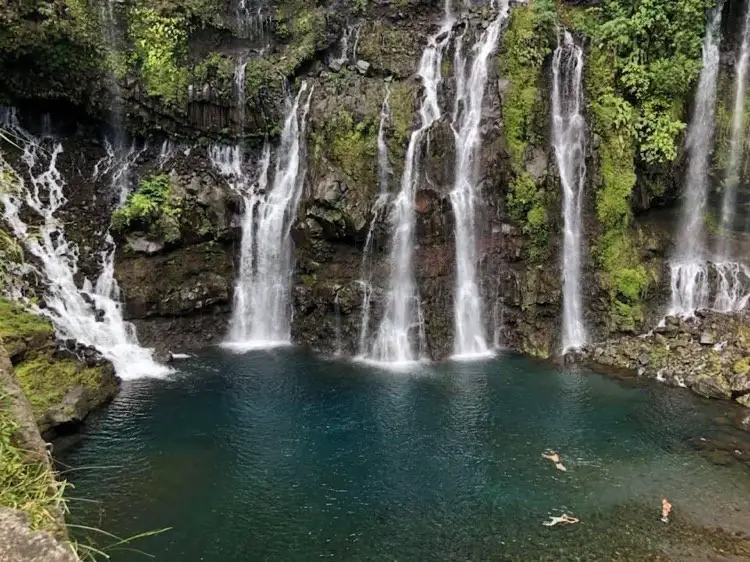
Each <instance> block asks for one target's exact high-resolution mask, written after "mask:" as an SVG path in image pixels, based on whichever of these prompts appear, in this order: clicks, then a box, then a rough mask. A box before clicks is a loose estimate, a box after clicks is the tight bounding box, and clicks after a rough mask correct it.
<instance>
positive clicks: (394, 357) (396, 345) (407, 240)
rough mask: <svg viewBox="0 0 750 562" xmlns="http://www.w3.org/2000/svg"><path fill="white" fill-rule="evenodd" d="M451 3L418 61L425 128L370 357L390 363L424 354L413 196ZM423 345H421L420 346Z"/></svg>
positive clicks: (436, 112)
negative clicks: (414, 254) (416, 342)
mask: <svg viewBox="0 0 750 562" xmlns="http://www.w3.org/2000/svg"><path fill="white" fill-rule="evenodd" d="M453 23H454V20H453V17H452V16H451V14H450V4H449V3H448V2H446V7H445V15H444V18H443V21H442V23H441V25H440V29H439V30H438V32H437V33H436V34H435V35H433V36H431V37H430V38H429V40H428V44H427V47H426V48H425V50H424V52H423V53H422V57H421V58H420V61H419V69H418V72H417V73H418V75H419V76H420V78H421V79H422V86H423V88H424V94H423V99H422V104H421V107H420V109H419V115H420V126H419V128H418V129H416V130H415V131H413V132H412V134H411V137H410V139H409V146H408V148H407V150H406V159H405V162H404V173H403V175H402V177H401V190H400V192H399V193H398V195H397V196H396V198H395V199H394V201H393V204H392V208H391V210H390V211H391V212H390V217H389V218H390V222H391V227H392V231H393V238H392V240H391V251H390V279H389V286H388V294H387V297H386V307H385V312H384V314H383V318H382V319H381V321H380V326H379V328H378V333H377V338H376V341H375V343H374V345H373V347H372V349H371V352H370V354H369V355H368V359H369V360H371V361H375V362H378V363H385V364H391V365H399V364H410V363H412V362H414V361H416V360H417V359H418V358H419V356H420V354H418V353H417V352H415V351H414V348H413V342H412V334H413V331H414V329H415V328H416V329H417V337H418V339H419V341H420V344H421V342H423V341H424V338H423V334H424V324H423V322H422V315H421V311H420V306H419V296H418V294H417V287H416V283H415V280H414V265H413V263H412V252H413V251H414V229H415V226H416V216H415V209H414V198H415V196H416V191H417V185H418V182H419V175H420V170H419V167H420V158H419V156H420V154H419V153H420V148H421V145H422V138H423V136H424V134H425V133H426V132H427V131H428V130H429V128H430V127H431V126H432V124H433V123H434V122H435V121H437V120H438V119H439V118H440V116H441V112H440V106H439V104H438V93H437V89H438V86H439V85H440V82H441V80H442V75H441V63H442V60H443V52H444V51H445V47H446V46H447V45H448V42H449V41H450V36H451V33H450V31H451V29H452V27H453ZM420 347H421V345H420Z"/></svg>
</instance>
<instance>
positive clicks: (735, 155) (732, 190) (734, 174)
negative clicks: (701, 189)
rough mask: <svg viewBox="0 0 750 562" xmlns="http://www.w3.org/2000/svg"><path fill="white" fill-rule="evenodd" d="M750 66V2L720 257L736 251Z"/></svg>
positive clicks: (737, 78) (738, 70)
mask: <svg viewBox="0 0 750 562" xmlns="http://www.w3.org/2000/svg"><path fill="white" fill-rule="evenodd" d="M748 63H750V1H749V2H748V3H747V6H746V7H745V20H744V27H743V30H742V44H741V45H740V52H739V57H738V58H737V64H736V66H735V73H736V74H735V87H734V109H733V115H732V134H731V138H730V141H729V162H728V164H727V171H726V178H725V180H724V194H723V197H722V204H721V230H722V237H721V241H720V245H719V251H718V254H719V256H721V257H722V258H725V259H726V258H729V257H730V255H731V252H732V248H731V242H730V241H731V237H730V236H729V233H730V231H731V230H732V228H733V226H734V219H735V206H736V204H737V187H738V185H739V182H740V166H741V163H742V156H743V148H744V143H743V139H744V136H745V90H746V85H747V84H746V81H747V69H748Z"/></svg>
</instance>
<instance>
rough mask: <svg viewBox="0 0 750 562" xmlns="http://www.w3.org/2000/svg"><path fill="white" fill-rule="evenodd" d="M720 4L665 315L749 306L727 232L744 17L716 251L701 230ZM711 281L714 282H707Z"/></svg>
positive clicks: (706, 58) (746, 279) (749, 30)
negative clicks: (720, 229)
mask: <svg viewBox="0 0 750 562" xmlns="http://www.w3.org/2000/svg"><path fill="white" fill-rule="evenodd" d="M723 5H724V2H723V1H722V2H719V4H718V6H717V7H716V8H715V9H714V10H713V11H712V12H710V13H709V17H708V24H707V27H706V34H705V37H704V40H703V57H702V59H703V60H702V63H703V66H702V69H701V73H700V78H699V80H698V87H697V90H696V95H695V104H694V105H695V107H694V109H693V115H692V118H691V121H690V125H689V127H688V132H687V138H686V142H685V148H686V152H687V154H688V167H687V173H686V176H685V195H684V200H683V202H682V212H681V215H680V226H679V231H678V237H677V250H676V253H675V256H674V257H673V259H672V262H671V263H670V285H671V302H670V305H669V310H668V314H675V315H683V316H690V315H692V314H693V313H694V312H695V311H696V310H699V309H704V308H713V309H714V310H718V311H720V312H733V311H741V310H744V309H745V308H746V307H747V305H748V302H750V268H748V266H747V265H745V264H744V263H741V262H738V261H736V260H735V258H734V256H733V255H732V253H733V248H732V243H731V240H732V236H731V230H732V228H733V227H734V223H735V220H736V217H735V207H736V190H737V184H738V168H739V163H740V161H741V159H742V149H743V146H742V145H743V143H742V142H740V138H741V134H742V129H743V121H744V119H743V114H744V111H743V107H744V92H745V75H746V73H747V66H748V58H749V57H750V13H747V14H746V16H745V20H744V29H743V40H742V43H741V44H740V49H739V52H738V53H737V57H738V64H737V66H736V69H735V72H736V76H735V92H734V94H735V104H734V111H733V118H732V127H731V139H730V154H729V162H728V166H727V171H726V178H725V180H724V185H723V196H722V205H721V213H720V216H719V223H720V225H721V228H722V232H721V236H720V237H719V241H718V242H717V247H716V248H710V247H709V244H708V243H707V236H706V227H705V220H706V219H705V215H706V213H707V212H708V200H709V193H710V181H709V171H710V159H711V153H712V151H713V148H714V141H715V139H714V133H715V128H716V97H717V84H718V77H719V66H720V62H721V56H720V55H721V53H720V45H721V41H722V37H721V17H722V7H723ZM746 10H748V8H747V7H746ZM714 279H715V281H716V282H715V283H712V280H714Z"/></svg>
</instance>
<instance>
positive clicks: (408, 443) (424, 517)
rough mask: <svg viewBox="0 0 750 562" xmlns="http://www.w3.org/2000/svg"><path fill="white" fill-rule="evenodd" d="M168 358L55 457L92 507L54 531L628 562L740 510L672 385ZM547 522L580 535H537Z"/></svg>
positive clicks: (245, 556) (547, 531)
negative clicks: (665, 501)
mask: <svg viewBox="0 0 750 562" xmlns="http://www.w3.org/2000/svg"><path fill="white" fill-rule="evenodd" d="M179 365H180V367H179V368H180V371H179V373H178V374H177V375H176V376H175V377H171V378H170V379H167V380H154V379H144V380H139V381H130V382H126V383H125V385H124V386H123V390H122V392H121V394H120V395H119V396H118V397H117V398H116V399H115V401H114V403H113V404H112V406H111V407H110V408H109V409H107V410H106V411H102V412H99V413H97V414H94V417H93V418H92V419H91V423H90V424H88V426H87V433H88V435H87V436H86V439H84V440H82V441H80V442H79V443H78V444H76V445H75V446H73V447H72V448H71V449H69V450H68V452H67V454H65V455H64V457H63V459H62V460H63V462H65V463H66V465H69V466H70V467H72V470H70V471H68V472H67V473H66V475H67V476H68V477H70V478H71V480H72V483H73V484H74V486H75V488H74V490H75V491H74V493H73V494H72V496H75V497H77V498H83V499H85V500H94V501H96V502H100V503H99V504H98V505H97V504H91V503H89V502H85V503H84V502H81V501H71V507H72V509H73V513H72V515H71V518H70V521H71V522H72V523H74V524H87V525H90V524H93V525H95V526H97V527H101V528H103V529H105V530H107V531H111V532H114V533H116V534H118V535H120V536H128V535H131V534H134V533H138V532H142V531H148V530H154V529H161V528H164V527H172V530H170V531H167V532H165V533H164V534H162V535H160V536H157V537H150V538H146V539H142V540H140V541H137V543H134V544H133V545H131V546H133V547H135V548H138V549H140V550H144V551H146V552H148V553H150V554H152V555H154V556H155V557H156V559H157V560H160V561H161V562H192V561H196V562H197V561H199V560H200V561H204V562H212V561H213V562H226V561H229V560H237V561H239V560H268V561H276V560H278V561H280V562H293V561H295V560H299V561H309V560H317V559H319V558H328V557H332V558H334V559H343V560H358V561H368V560H372V561H381V560H396V559H397V560H414V561H418V560H469V559H470V560H490V559H503V560H531V559H534V560H568V559H574V560H608V559H611V558H612V553H613V552H614V551H615V550H617V551H618V552H620V553H621V558H622V559H625V560H645V559H647V557H646V550H648V549H658V548H659V547H660V546H662V543H663V542H668V541H669V540H670V538H669V537H670V535H669V533H671V532H678V530H680V529H682V530H683V531H684V527H683V525H684V524H685V522H687V521H689V520H691V519H692V518H694V517H697V518H700V517H709V520H710V518H711V517H713V515H714V514H715V513H719V514H720V513H729V514H730V516H731V517H732V518H733V519H732V521H734V522H735V523H737V522H738V521H741V520H742V517H743V516H744V517H747V516H750V505H749V504H750V482H748V479H747V476H746V472H744V473H743V472H741V471H742V470H744V469H740V468H737V469H735V468H732V467H719V466H715V465H713V464H710V463H709V462H708V461H706V460H705V459H704V458H703V457H701V456H699V455H698V454H697V453H696V452H694V451H693V450H692V449H691V447H690V446H689V445H688V443H687V440H688V439H698V438H700V437H708V438H710V437H712V436H713V435H714V434H716V433H717V432H719V431H730V430H729V429H727V428H725V427H723V426H719V425H717V424H716V422H715V421H714V419H715V418H716V416H718V415H720V414H719V412H720V410H718V406H716V405H715V404H714V403H712V402H708V401H705V400H701V399H699V398H696V397H695V396H694V395H692V394H690V393H689V392H687V391H682V390H678V389H669V388H665V387H663V386H661V385H658V384H655V383H654V384H645V383H644V384H639V383H638V382H637V381H633V382H631V383H625V382H621V381H617V380H614V379H610V378H605V377H603V376H599V375H596V374H593V373H586V372H563V371H562V370H560V369H558V368H557V367H555V366H553V365H551V364H547V363H540V362H534V361H532V360H529V359H525V358H521V357H519V356H515V355H503V356H501V357H499V358H498V359H493V360H490V361H487V362H476V363H474V362H470V363H461V362H448V363H444V364H440V365H435V366H434V367H419V370H418V371H414V372H412V373H411V374H410V375H404V374H403V373H392V372H390V371H387V370H380V369H377V368H371V367H369V366H367V365H362V364H358V363H348V362H340V361H325V360H322V359H319V358H316V357H314V356H311V355H309V354H307V353H305V352H302V351H299V350H295V349H293V348H280V349H277V350H274V351H270V352H259V351H258V352H249V353H247V354H244V355H236V354H234V353H228V352H224V351H222V350H221V349H218V348H217V349H214V350H211V351H208V352H206V353H204V354H202V355H200V356H198V357H196V358H193V359H190V360H187V361H181V362H180V363H179ZM548 448H549V449H554V450H556V451H558V452H559V453H560V454H561V455H562V459H563V463H564V464H565V466H566V467H567V472H564V473H563V472H560V471H558V470H556V469H555V467H554V466H553V465H552V463H550V462H549V461H547V460H545V459H543V458H541V453H542V452H543V451H544V450H545V449H548ZM79 469H80V470H79ZM738 471H739V472H738ZM664 496H666V497H668V498H669V499H670V501H672V503H673V505H674V506H675V514H674V518H673V519H674V520H673V521H672V522H670V524H669V525H664V524H663V523H661V522H660V521H659V519H658V518H659V508H660V501H661V498H662V497H664ZM562 512H565V513H569V514H571V515H574V516H576V517H578V518H580V520H581V522H580V523H579V524H578V525H573V526H570V527H568V528H547V527H544V526H543V525H542V522H543V521H545V520H547V519H548V517H549V516H550V515H560V514H561V513H562ZM712 521H716V520H715V519H714V520H712ZM732 521H728V522H725V523H727V524H728V525H730V526H731V524H732ZM77 533H78V534H79V535H83V534H85V532H83V531H81V532H78V531H77ZM644 549H646V550H644ZM112 554H113V557H112V560H113V561H115V562H129V561H136V560H141V557H140V556H139V555H137V554H133V553H128V552H113V553H112ZM503 556H506V557H505V558H503Z"/></svg>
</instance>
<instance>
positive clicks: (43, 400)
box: [14, 348, 102, 417]
mask: <svg viewBox="0 0 750 562" xmlns="http://www.w3.org/2000/svg"><path fill="white" fill-rule="evenodd" d="M14 372H15V374H16V378H17V379H18V383H19V384H20V385H21V388H23V391H24V393H25V394H26V396H27V397H28V399H29V402H30V403H31V407H32V409H33V410H34V414H35V415H36V416H37V417H40V416H42V415H43V414H44V413H45V412H46V411H47V410H49V409H50V408H51V407H52V406H54V405H56V404H59V402H60V400H61V399H62V397H63V396H64V395H65V393H66V392H68V391H69V390H70V389H71V388H73V387H76V386H82V387H84V388H90V389H92V390H96V389H98V388H99V386H100V384H101V380H102V371H101V368H98V367H86V366H85V365H84V364H83V363H80V362H79V361H76V360H75V359H58V358H54V357H53V356H52V353H51V350H50V349H49V348H47V349H41V350H38V351H35V352H31V353H27V354H25V355H24V357H23V361H22V362H21V363H20V364H19V365H17V366H16V367H15V369H14Z"/></svg>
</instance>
